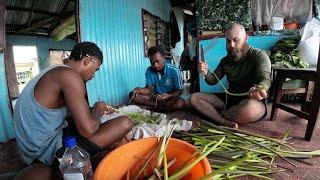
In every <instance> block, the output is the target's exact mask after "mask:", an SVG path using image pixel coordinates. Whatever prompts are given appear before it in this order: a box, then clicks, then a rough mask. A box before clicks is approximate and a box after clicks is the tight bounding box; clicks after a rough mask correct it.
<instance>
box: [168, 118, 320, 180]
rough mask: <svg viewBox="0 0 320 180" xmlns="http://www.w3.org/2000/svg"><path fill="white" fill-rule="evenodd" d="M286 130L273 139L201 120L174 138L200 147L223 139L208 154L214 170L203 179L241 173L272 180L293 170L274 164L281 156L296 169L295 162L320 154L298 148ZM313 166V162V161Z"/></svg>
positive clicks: (233, 176)
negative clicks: (281, 135) (196, 125)
mask: <svg viewBox="0 0 320 180" xmlns="http://www.w3.org/2000/svg"><path fill="white" fill-rule="evenodd" d="M288 134H289V132H286V133H285V134H284V136H283V138H281V139H276V138H270V137H266V136H262V135H258V134H254V133H250V132H246V131H243V130H239V129H233V128H228V127H223V126H216V125H214V124H212V123H209V122H206V121H201V122H200V123H199V126H198V127H197V128H195V129H193V130H191V131H188V132H175V134H174V137H176V138H179V139H182V140H185V141H187V142H189V143H191V144H194V145H195V146H196V147H197V148H198V149H203V148H204V147H206V146H208V145H211V144H214V143H217V142H220V141H221V138H224V139H223V141H222V142H220V143H219V145H218V146H217V147H216V148H215V149H214V150H213V151H212V152H210V153H209V154H208V155H207V159H208V160H209V162H210V164H211V167H212V168H213V171H212V173H210V174H208V175H206V176H205V177H204V178H203V179H212V178H213V179H215V180H216V179H235V178H236V177H241V176H254V177H257V178H259V179H272V174H275V173H285V172H284V171H287V170H291V171H293V170H292V169H290V168H291V166H289V167H288V168H282V167H281V166H279V165H278V164H276V163H274V161H275V159H276V158H281V159H283V160H284V161H286V162H288V163H289V164H291V165H292V168H295V167H296V165H295V164H294V162H296V161H298V162H302V163H306V164H309V162H307V161H305V160H306V159H308V158H312V157H316V156H320V150H316V151H298V150H296V149H294V148H293V147H292V146H291V143H290V142H289V141H288V140H289V139H290V138H289V137H287V136H288ZM309 165H311V164H309Z"/></svg>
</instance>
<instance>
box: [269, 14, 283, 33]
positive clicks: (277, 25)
mask: <svg viewBox="0 0 320 180" xmlns="http://www.w3.org/2000/svg"><path fill="white" fill-rule="evenodd" d="M283 21H284V20H283V17H280V16H272V17H271V20H270V29H272V30H282V29H283Z"/></svg>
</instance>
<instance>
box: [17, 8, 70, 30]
mask: <svg viewBox="0 0 320 180" xmlns="http://www.w3.org/2000/svg"><path fill="white" fill-rule="evenodd" d="M72 14H74V12H68V13H65V14H63V15H61V17H50V18H47V19H43V20H40V21H38V22H35V23H33V24H32V25H31V26H30V27H27V28H22V29H20V30H18V31H17V34H21V33H25V32H28V31H31V30H34V29H37V28H39V27H43V26H46V25H49V24H52V23H56V22H59V21H61V20H63V19H64V18H65V17H69V16H71V15H72Z"/></svg>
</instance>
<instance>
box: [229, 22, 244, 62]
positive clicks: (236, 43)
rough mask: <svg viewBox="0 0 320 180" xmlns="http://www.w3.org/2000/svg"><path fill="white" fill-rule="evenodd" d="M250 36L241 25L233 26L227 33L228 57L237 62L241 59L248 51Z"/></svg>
mask: <svg viewBox="0 0 320 180" xmlns="http://www.w3.org/2000/svg"><path fill="white" fill-rule="evenodd" d="M247 40H248V35H247V34H246V30H245V29H244V27H243V26H242V25H241V24H233V25H232V26H231V27H230V28H229V29H228V30H227V31H226V41H227V44H226V45H227V50H228V55H229V56H230V57H232V58H233V59H234V60H235V61H237V60H239V59H241V58H242V57H243V56H244V55H245V54H246V51H247V49H248V44H247Z"/></svg>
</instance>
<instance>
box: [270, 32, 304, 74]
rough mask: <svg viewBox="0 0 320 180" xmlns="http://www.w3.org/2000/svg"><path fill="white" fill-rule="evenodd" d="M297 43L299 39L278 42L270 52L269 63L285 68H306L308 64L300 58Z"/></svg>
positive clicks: (291, 38) (284, 39)
mask: <svg viewBox="0 0 320 180" xmlns="http://www.w3.org/2000/svg"><path fill="white" fill-rule="evenodd" d="M299 41H300V37H290V38H283V39H281V40H280V41H278V42H277V43H276V45H275V46H274V48H273V50H272V51H271V56H270V60H271V63H272V64H276V66H280V67H286V68H308V67H309V64H308V62H307V61H305V60H304V59H303V58H301V56H300V53H299V49H298V44H299Z"/></svg>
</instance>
